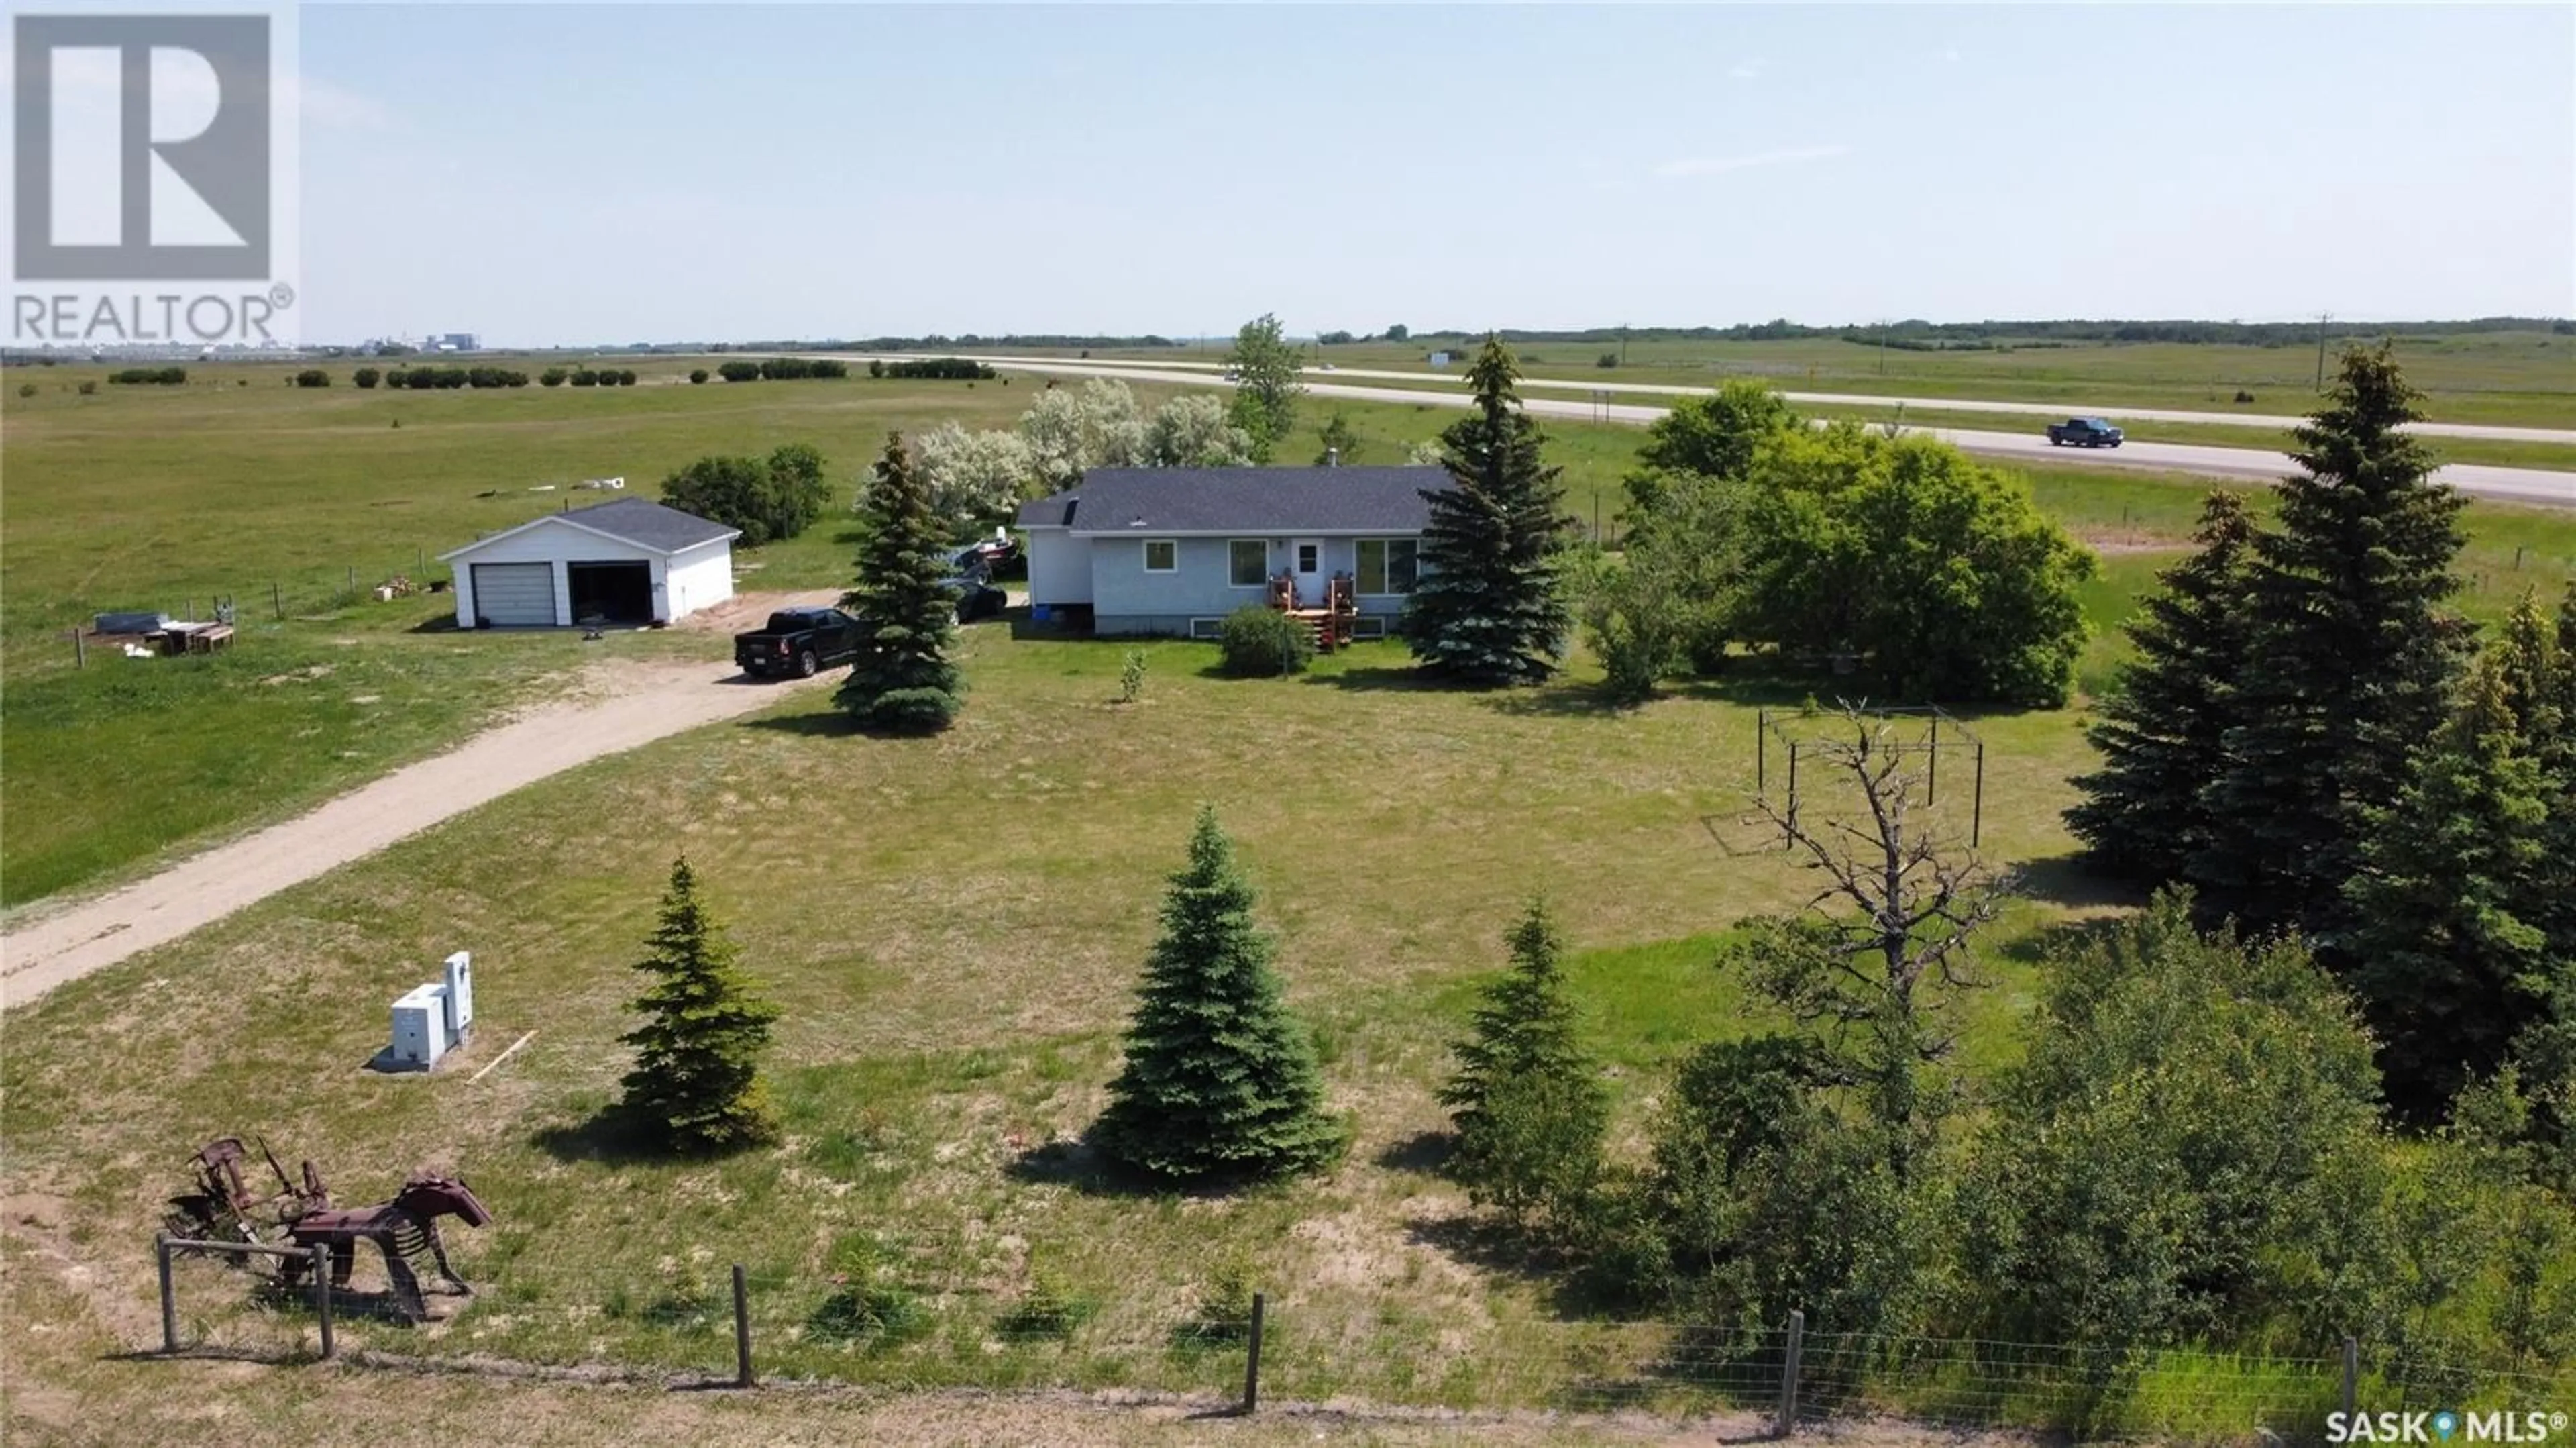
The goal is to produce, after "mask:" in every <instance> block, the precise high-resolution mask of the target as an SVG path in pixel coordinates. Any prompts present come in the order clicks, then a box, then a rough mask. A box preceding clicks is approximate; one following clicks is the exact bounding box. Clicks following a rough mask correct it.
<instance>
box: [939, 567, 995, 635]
mask: <svg viewBox="0 0 2576 1448" xmlns="http://www.w3.org/2000/svg"><path fill="white" fill-rule="evenodd" d="M941 586H942V587H945V588H946V589H947V590H948V591H949V592H951V593H954V594H956V595H957V621H958V622H959V623H973V622H975V621H976V620H977V619H983V618H992V617H993V616H995V615H997V614H999V613H1000V612H1001V611H1002V609H1003V608H1004V607H1005V606H1006V605H1008V604H1009V603H1010V601H1011V596H1010V595H1009V594H1007V593H1004V592H1003V591H1002V590H1000V589H998V588H995V587H994V586H993V585H992V583H991V581H990V575H988V574H986V573H983V572H981V571H980V570H979V571H973V572H967V573H960V574H958V575H957V576H956V577H954V578H950V579H947V580H945V581H944V582H943V583H942V585H941Z"/></svg>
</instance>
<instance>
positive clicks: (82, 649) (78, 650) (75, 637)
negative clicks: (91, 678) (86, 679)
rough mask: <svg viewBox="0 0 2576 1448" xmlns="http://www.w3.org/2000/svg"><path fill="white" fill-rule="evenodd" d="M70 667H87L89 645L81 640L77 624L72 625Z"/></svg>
mask: <svg viewBox="0 0 2576 1448" xmlns="http://www.w3.org/2000/svg"><path fill="white" fill-rule="evenodd" d="M72 667H73V668H75V669H86V668H88V667H89V647H88V645H86V644H83V643H82V642H81V631H80V625H79V624H73V625H72Z"/></svg>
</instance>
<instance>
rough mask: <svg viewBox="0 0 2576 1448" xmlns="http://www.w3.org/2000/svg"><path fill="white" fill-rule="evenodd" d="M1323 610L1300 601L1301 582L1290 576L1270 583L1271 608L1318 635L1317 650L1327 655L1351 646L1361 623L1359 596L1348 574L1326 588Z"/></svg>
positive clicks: (1328, 584)
mask: <svg viewBox="0 0 2576 1448" xmlns="http://www.w3.org/2000/svg"><path fill="white" fill-rule="evenodd" d="M1324 594H1325V597H1324V600H1323V606H1322V607H1320V608H1318V607H1314V606H1312V605H1311V604H1310V603H1309V602H1308V601H1307V600H1305V599H1302V598H1300V597H1298V594H1297V580H1296V579H1295V578H1293V577H1290V576H1289V575H1287V574H1284V573H1283V574H1281V575H1280V576H1279V577H1277V578H1274V579H1272V580H1270V606H1271V607H1272V608H1275V609H1277V610H1279V611H1280V612H1281V613H1284V614H1286V615H1288V616H1289V617H1290V618H1293V619H1295V620H1297V621H1298V622H1300V623H1302V624H1304V625H1306V627H1307V628H1308V629H1310V630H1312V631H1313V632H1314V635H1315V647H1316V649H1317V650H1318V651H1320V652H1323V653H1328V654H1329V653H1331V652H1332V651H1334V650H1335V649H1340V648H1347V647H1349V646H1350V643H1351V639H1352V637H1353V635H1354V634H1355V633H1356V632H1357V631H1358V627H1359V621H1360V606H1359V595H1358V592H1357V591H1356V589H1355V588H1354V586H1353V584H1352V582H1351V578H1350V576H1349V575H1348V574H1338V575H1336V576H1334V577H1333V578H1331V579H1328V580H1327V581H1326V582H1325V585H1324Z"/></svg>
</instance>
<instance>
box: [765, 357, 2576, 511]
mask: <svg viewBox="0 0 2576 1448" xmlns="http://www.w3.org/2000/svg"><path fill="white" fill-rule="evenodd" d="M816 355H824V354H816ZM861 360H863V361H864V360H865V359H864V357H863V358H862V359H861ZM887 360H888V361H892V360H894V358H893V356H892V355H891V354H889V355H888V357H887ZM976 360H978V361H981V362H984V363H987V364H989V365H991V366H993V367H996V368H1007V369H1009V370H1012V371H1016V372H1036V373H1044V374H1051V375H1056V376H1073V377H1123V378H1126V379H1128V380H1129V381H1133V382H1171V383H1179V384H1182V385H1184V386H1200V387H1203V386H1206V385H1208V384H1209V383H1211V382H1215V383H1217V384H1218V385H1220V386H1222V385H1224V384H1223V381H1222V378H1219V377H1211V376H1210V375H1209V373H1208V369H1206V368H1204V367H1202V366H1193V365H1190V364H1180V365H1176V366H1169V367H1166V366H1162V365H1159V364H1139V363H1129V362H1118V361H1099V360H1092V359H1076V358H1056V357H979V358H977V359H976ZM1335 375H1338V374H1336V373H1317V374H1315V376H1316V377H1317V378H1319V379H1320V378H1323V377H1330V376H1335ZM1396 375H1398V376H1401V375H1403V374H1396ZM1306 390H1307V391H1308V392H1309V393H1312V394H1313V395H1315V396H1317V397H1341V398H1349V399H1351V400H1353V401H1358V402H1397V403H1405V402H1412V403H1427V404H1429V405H1431V406H1434V407H1465V406H1466V405H1467V402H1468V397H1467V394H1466V393H1464V392H1461V391H1455V390H1450V389H1446V388H1444V389H1439V390H1432V389H1426V388H1407V387H1359V386H1352V385H1349V384H1346V383H1336V382H1325V381H1320V380H1317V381H1309V382H1308V383H1307V384H1306ZM1523 404H1524V405H1525V406H1526V407H1528V409H1529V410H1530V412H1531V413H1532V414H1534V415H1536V416H1540V417H1570V418H1576V419H1579V420H1583V421H1589V422H1623V423H1630V424H1634V425H1636V426H1639V427H1642V426H1644V425H1646V424H1647V423H1650V422H1653V421H1654V420H1656V419H1657V418H1660V417H1662V416H1663V415H1664V414H1665V413H1666V412H1667V411H1668V410H1669V409H1666V408H1661V407H1651V406H1644V405H1640V404H1637V403H1622V402H1609V403H1595V402H1589V401H1584V402H1577V401H1573V400H1571V399H1567V398H1561V397H1529V398H1524V399H1523ZM1906 431H1907V432H1908V433H1909V434H1920V435H1923V436H1927V437H1935V438H1939V439H1940V440H1941V441H1943V442H1947V443H1953V444H1955V445H1957V446H1958V447H1960V448H1961V449H1963V450H1965V451H1968V452H1972V453H1976V454H1978V455H1980V456H1984V457H1996V458H2009V459H2013V460H2016V461H2020V462H2038V461H2042V460H2045V461H2048V462H2053V463H2069V464H2074V465H2078V466H2086V467H2112V468H2131V469H2144V470H2149V471H2157V472H2173V473H2197V474H2200V475H2202V476H2205V477H2213V478H2235V479H2246V480H2255V481H2270V480H2272V479H2276V478H2279V477H2280V476H2282V475H2283V474H2284V473H2287V472H2289V471H2291V470H2292V468H2293V466H2294V465H2293V464H2292V463H2291V462H2290V460H2289V458H2288V457H2286V456H2284V455H2283V454H2280V453H2276V452H2270V451H2266V450H2264V449H2261V448H2236V447H2208V446H2204V445H2201V444H2197V443H2176V442H2133V443H2129V444H2127V445H2125V446H2122V447H2117V448H2060V447H2051V446H2049V443H2048V439H2047V438H2046V437H2044V436H2041V435H2040V434H2038V433H2035V432H1983V431H1978V430H1973V429H1965V428H1948V427H1908V428H1906ZM2434 476H2435V477H2436V478H2438V479H2440V480H2441V481H2443V482H2445V483H2448V484H2450V485H2451V486H2453V487H2455V488H2458V489H2459V490H2460V491H2462V492H2464V493H2474V494H2476V495H2478V496H2479V497H2486V498H2500V499H2505V500H2508V501H2512V502H2522V503H2554V504H2558V505H2561V506H2566V507H2576V473H2562V472H2552V471H2550V470H2549V469H2546V468H2506V467H2491V466H2487V465H2484V464H2476V463H2450V464H2446V465H2445V466H2443V467H2442V468H2440V469H2438V470H2437V471H2436V472H2435V473H2434Z"/></svg>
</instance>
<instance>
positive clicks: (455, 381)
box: [350, 367, 528, 392]
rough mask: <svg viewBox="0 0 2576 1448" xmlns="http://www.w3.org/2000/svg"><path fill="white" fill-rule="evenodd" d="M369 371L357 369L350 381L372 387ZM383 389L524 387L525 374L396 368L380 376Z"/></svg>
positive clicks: (486, 369)
mask: <svg viewBox="0 0 2576 1448" xmlns="http://www.w3.org/2000/svg"><path fill="white" fill-rule="evenodd" d="M374 372H375V369H374V368H372V367H362V368H360V369H358V372H357V373H356V375H354V376H353V377H351V378H350V380H351V381H353V382H355V383H357V384H358V385H359V386H360V387H373V386H375V383H374V381H373V380H372V376H371V374H373V373H374ZM384 380H385V385H386V386H387V387H408V388H411V389H413V390H414V391H419V392H428V391H432V390H435V389H441V388H451V387H525V386H527V385H528V374H527V373H525V372H521V371H518V370H516V369H515V368H509V367H396V368H393V369H391V370H390V371H388V372H386V373H385V374H384Z"/></svg>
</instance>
